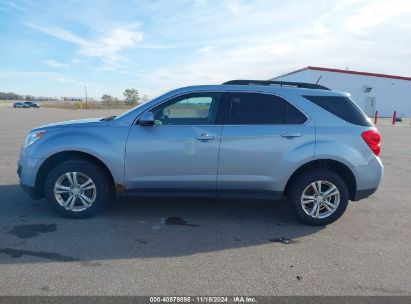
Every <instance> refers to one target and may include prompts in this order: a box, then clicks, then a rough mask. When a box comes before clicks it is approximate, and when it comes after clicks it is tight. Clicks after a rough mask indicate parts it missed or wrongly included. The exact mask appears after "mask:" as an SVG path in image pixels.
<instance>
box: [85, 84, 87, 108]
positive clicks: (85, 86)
mask: <svg viewBox="0 0 411 304" xmlns="http://www.w3.org/2000/svg"><path fill="white" fill-rule="evenodd" d="M84 90H85V91H86V110H87V86H84Z"/></svg>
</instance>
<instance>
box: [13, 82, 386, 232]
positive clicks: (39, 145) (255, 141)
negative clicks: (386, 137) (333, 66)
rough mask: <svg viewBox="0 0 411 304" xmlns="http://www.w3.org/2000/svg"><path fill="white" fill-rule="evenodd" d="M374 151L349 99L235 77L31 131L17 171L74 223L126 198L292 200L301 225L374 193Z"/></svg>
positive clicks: (35, 194)
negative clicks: (100, 115)
mask: <svg viewBox="0 0 411 304" xmlns="http://www.w3.org/2000/svg"><path fill="white" fill-rule="evenodd" d="M379 153H380V134H379V133H378V131H377V129H376V128H375V126H374V125H373V124H372V123H371V122H370V120H369V119H368V118H367V117H366V115H365V114H364V113H363V112H362V111H361V109H360V108H359V107H358V106H357V105H356V104H355V103H354V102H353V101H352V100H351V99H350V97H349V94H346V93H340V92H334V91H331V90H329V89H328V88H325V87H323V86H320V85H314V84H307V83H290V82H275V81H258V80H234V81H229V82H226V83H224V84H222V85H210V86H191V87H185V88H180V89H177V90H174V91H171V92H169V93H167V94H165V95H162V96H160V97H158V98H156V99H154V100H151V101H150V102H147V103H144V104H141V105H139V106H137V107H136V108H133V109H131V110H130V111H128V112H126V113H124V114H122V115H121V116H119V117H114V116H113V117H106V118H95V119H84V120H74V121H67V122H61V123H55V124H49V125H45V126H42V127H39V128H36V129H33V130H32V131H30V133H29V134H28V136H27V139H26V141H25V143H24V146H23V148H22V149H21V155H20V160H19V162H18V175H19V177H20V184H21V186H22V187H23V188H24V189H25V190H26V191H27V192H28V193H29V194H30V195H31V197H32V198H35V199H37V198H42V197H45V198H46V199H47V201H48V202H49V203H50V205H51V206H52V207H53V209H55V210H56V211H57V212H58V213H60V214H62V215H64V216H67V217H72V218H83V217H89V216H91V215H94V214H95V213H96V212H97V211H98V210H100V209H101V208H102V207H103V206H104V205H105V204H106V203H107V202H108V201H109V199H110V197H117V198H118V197H120V196H122V195H140V196H147V195H155V196H159V195H161V196H182V195H183V196H187V195H189V196H193V197H219V198H238V197H241V198H244V197H245V198H250V199H257V198H263V199H272V200H275V199H281V198H282V197H284V196H285V197H287V198H288V201H289V203H290V205H291V206H292V209H293V210H294V211H295V214H296V215H297V216H298V217H299V218H300V219H301V221H303V222H304V223H306V224H310V225H326V224H329V223H332V222H334V221H335V220H337V219H338V218H339V217H340V216H341V215H342V214H343V213H344V211H345V209H346V207H347V204H348V201H349V200H352V201H357V200H360V199H363V198H366V197H368V196H369V195H371V194H372V193H374V192H375V191H376V189H377V187H378V185H379V183H380V181H381V179H382V175H383V166H382V163H381V160H380V158H379V157H378V155H379Z"/></svg>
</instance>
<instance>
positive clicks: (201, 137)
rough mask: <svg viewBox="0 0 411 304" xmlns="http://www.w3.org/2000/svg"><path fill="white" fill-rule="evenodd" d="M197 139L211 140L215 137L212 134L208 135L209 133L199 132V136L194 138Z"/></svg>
mask: <svg viewBox="0 0 411 304" xmlns="http://www.w3.org/2000/svg"><path fill="white" fill-rule="evenodd" d="M196 139H197V140H201V141H208V140H213V139H215V136H214V135H210V134H201V135H200V136H199V137H197V138H196Z"/></svg>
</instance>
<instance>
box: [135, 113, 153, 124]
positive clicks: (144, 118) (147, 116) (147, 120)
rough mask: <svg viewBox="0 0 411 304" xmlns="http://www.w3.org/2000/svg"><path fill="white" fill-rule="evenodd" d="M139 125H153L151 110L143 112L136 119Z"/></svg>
mask: <svg viewBox="0 0 411 304" xmlns="http://www.w3.org/2000/svg"><path fill="white" fill-rule="evenodd" d="M138 123H139V124H140V126H153V125H154V114H153V112H145V113H143V115H141V117H140V119H139V120H138Z"/></svg>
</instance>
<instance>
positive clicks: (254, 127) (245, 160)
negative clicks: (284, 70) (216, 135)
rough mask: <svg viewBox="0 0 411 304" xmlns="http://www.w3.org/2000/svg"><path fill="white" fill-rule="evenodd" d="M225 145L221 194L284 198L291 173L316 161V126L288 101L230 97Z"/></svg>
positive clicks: (252, 95)
mask: <svg viewBox="0 0 411 304" xmlns="http://www.w3.org/2000/svg"><path fill="white" fill-rule="evenodd" d="M225 108H226V110H225V119H224V125H223V131H222V140H221V146H220V157H219V172H218V178H217V189H218V193H219V195H220V196H247V195H250V196H253V197H254V196H264V197H265V196H268V197H273V196H276V195H280V194H281V191H283V189H284V186H285V183H286V182H287V178H288V177H289V174H290V171H291V172H292V170H294V168H295V167H296V166H298V163H299V162H301V160H302V159H303V158H304V157H307V155H309V157H311V156H312V157H314V147H315V145H314V143H315V127H314V123H313V122H312V121H310V120H309V118H308V117H307V116H306V115H304V114H303V113H302V112H301V111H300V110H298V109H297V108H296V107H295V106H293V105H292V104H290V103H289V102H287V101H286V100H284V99H283V98H281V97H279V96H276V95H271V94H263V93H244V92H236V93H230V94H229V96H228V98H227V104H226V107H225Z"/></svg>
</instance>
